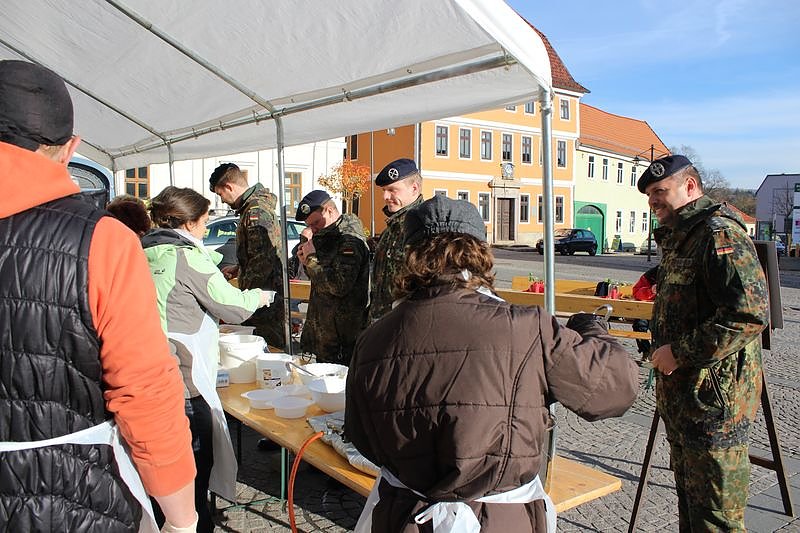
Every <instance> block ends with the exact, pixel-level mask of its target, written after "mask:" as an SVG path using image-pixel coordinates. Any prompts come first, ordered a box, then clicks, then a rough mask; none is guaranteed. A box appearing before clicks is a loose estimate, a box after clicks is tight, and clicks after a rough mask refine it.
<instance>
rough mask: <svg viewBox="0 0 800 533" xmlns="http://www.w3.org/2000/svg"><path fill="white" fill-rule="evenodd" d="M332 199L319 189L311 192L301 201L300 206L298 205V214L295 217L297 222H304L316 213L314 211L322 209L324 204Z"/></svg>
mask: <svg viewBox="0 0 800 533" xmlns="http://www.w3.org/2000/svg"><path fill="white" fill-rule="evenodd" d="M330 199H331V195H330V194H328V193H326V192H325V191H321V190H319V189H317V190H315V191H311V192H310V193H308V194H306V195H305V196H303V199H302V200H300V203H299V204H297V213H295V215H294V218H295V220H299V221H300V222H302V221H304V220H305V219H307V218H308V215H310V214H311V213H312V212H313V211H314V209H318V208H320V207H322V204H324V203H325V202H327V201H328V200H330Z"/></svg>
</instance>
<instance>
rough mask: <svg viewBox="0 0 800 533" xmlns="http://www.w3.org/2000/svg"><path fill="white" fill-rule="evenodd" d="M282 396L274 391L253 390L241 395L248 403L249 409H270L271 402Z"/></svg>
mask: <svg viewBox="0 0 800 533" xmlns="http://www.w3.org/2000/svg"><path fill="white" fill-rule="evenodd" d="M282 396H283V394H282V393H281V392H280V391H279V390H275V389H253V390H250V391H247V392H243V393H242V398H247V399H248V400H249V401H250V408H251V409H272V402H273V401H274V400H276V399H278V398H280V397H282Z"/></svg>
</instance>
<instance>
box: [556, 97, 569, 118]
mask: <svg viewBox="0 0 800 533" xmlns="http://www.w3.org/2000/svg"><path fill="white" fill-rule="evenodd" d="M558 102H559V108H560V109H561V120H569V99H568V98H559V99H558Z"/></svg>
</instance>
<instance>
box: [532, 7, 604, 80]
mask: <svg viewBox="0 0 800 533" xmlns="http://www.w3.org/2000/svg"><path fill="white" fill-rule="evenodd" d="M523 20H524V18H523ZM525 22H528V21H527V20H526V21H525ZM528 25H529V26H530V27H531V28H533V30H534V31H535V32H536V33H538V34H539V37H541V38H542V42H543V43H544V47H545V48H546V49H547V55H548V56H549V57H550V73H551V75H552V76H553V87H555V88H557V89H565V90H567V91H575V92H578V93H584V94H586V93H588V92H590V91H589V89H587V88H586V87H584V86H583V85H581V84H580V83H578V82H577V81H575V78H573V77H572V74H570V73H569V70H567V66H566V65H564V62H563V61H561V58H560V57H559V56H558V53H557V52H556V51H555V49H554V48H553V45H551V44H550V41H549V40H548V39H547V36H546V35H545V34H544V33H542V32H540V31H539V30H538V29H537V28H536V26H534V25H533V24H531V23H530V22H528Z"/></svg>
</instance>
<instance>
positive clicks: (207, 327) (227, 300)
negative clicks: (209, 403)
mask: <svg viewBox="0 0 800 533" xmlns="http://www.w3.org/2000/svg"><path fill="white" fill-rule="evenodd" d="M142 246H143V247H144V253H145V256H146V257H147V262H148V264H149V265H150V274H151V275H152V276H153V282H154V283H155V286H156V296H157V298H158V313H159V316H160V317H161V327H162V328H163V329H164V333H166V334H167V337H170V334H171V333H178V334H183V335H198V334H200V333H201V332H202V333H204V334H206V335H210V336H211V338H212V342H211V344H209V345H208V346H207V347H203V351H202V353H197V352H196V351H195V352H193V351H192V350H191V349H190V348H189V347H187V346H185V345H183V344H181V343H179V342H175V341H174V339H173V340H172V344H173V345H175V346H176V348H177V357H178V365H179V367H180V370H181V374H182V376H183V383H184V386H185V387H186V395H187V397H189V398H191V397H194V396H197V395H198V392H197V389H196V388H195V387H194V385H193V383H192V377H191V376H192V361H193V359H194V358H195V357H204V358H206V363H207V365H208V368H211V369H216V368H217V363H218V361H219V344H218V337H219V333H218V330H217V324H218V323H219V319H222V320H224V321H225V322H228V323H230V324H240V323H241V322H242V321H244V320H245V319H247V318H248V317H249V316H250V315H252V314H253V311H255V310H256V308H257V307H258V305H259V300H260V297H261V291H260V290H259V289H255V290H242V291H240V290H239V289H237V288H235V287H234V286H233V285H231V284H230V283H228V281H227V280H226V279H225V276H223V275H222V272H220V270H219V269H218V268H217V263H218V262H219V260H220V259H221V258H222V256H221V255H220V254H218V253H217V252H213V251H210V250H208V249H207V248H205V247H202V246H197V245H196V244H195V243H193V242H192V240H191V239H190V238H188V237H186V236H185V235H182V234H180V233H178V232H177V231H175V230H171V229H156V230H153V231H151V232H150V233H148V234H147V235H145V236H144V237H143V238H142ZM212 330H213V331H212Z"/></svg>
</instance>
